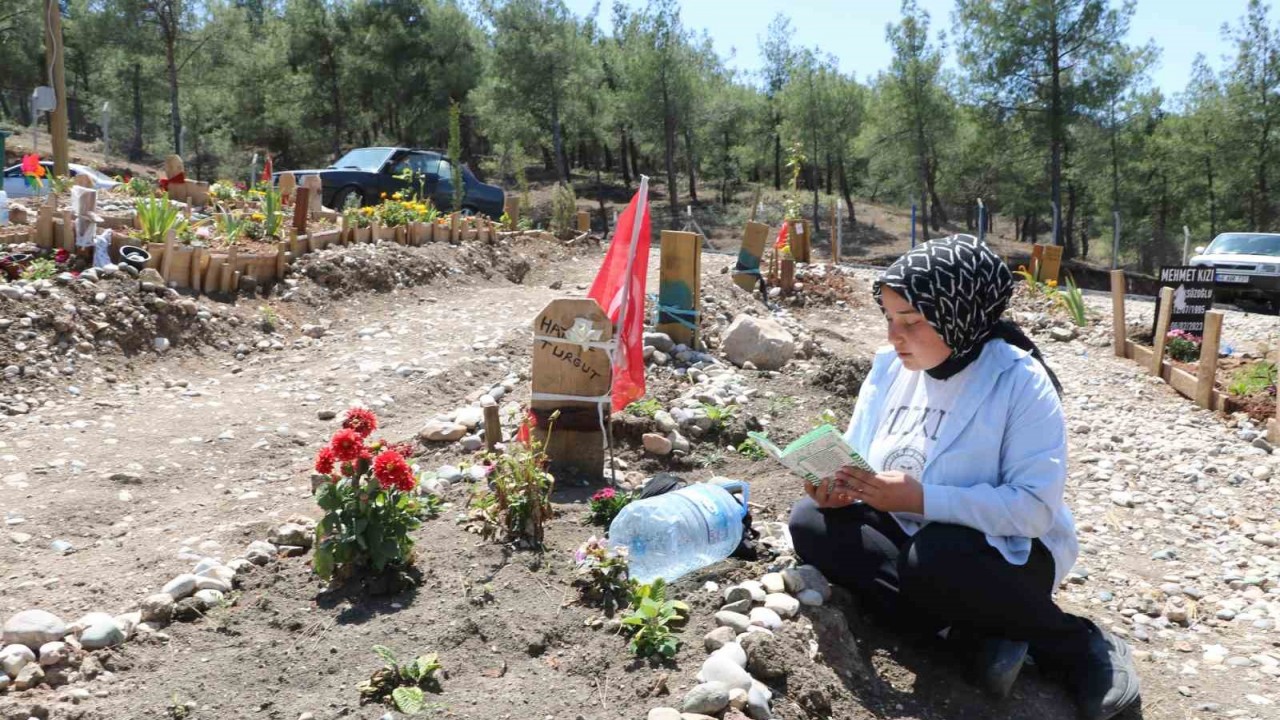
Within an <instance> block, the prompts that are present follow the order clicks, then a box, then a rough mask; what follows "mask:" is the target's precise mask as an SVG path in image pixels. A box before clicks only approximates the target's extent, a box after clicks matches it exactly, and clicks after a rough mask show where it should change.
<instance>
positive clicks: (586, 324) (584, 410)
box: [530, 298, 613, 478]
mask: <svg viewBox="0 0 1280 720" xmlns="http://www.w3.org/2000/svg"><path fill="white" fill-rule="evenodd" d="M533 335H534V342H533V373H532V374H533V377H532V379H531V380H530V385H531V389H532V392H533V396H532V397H533V399H532V400H531V402H530V407H531V408H532V410H533V413H534V416H535V417H536V418H537V424H536V426H535V427H534V428H533V437H534V439H536V440H537V441H539V442H542V443H547V424H548V422H549V420H550V416H551V413H552V412H554V411H555V410H560V411H561V415H560V417H559V418H558V419H557V420H556V421H555V426H554V427H553V428H552V430H551V438H550V442H549V443H548V444H547V445H546V453H547V457H548V458H549V459H550V461H551V462H552V463H553V464H554V465H556V466H559V467H562V468H567V469H570V470H572V471H574V472H577V473H582V474H585V475H586V476H588V477H591V478H598V477H599V476H600V474H601V472H602V471H603V469H604V452H605V447H604V435H603V433H602V432H601V428H600V414H601V412H603V415H604V418H605V423H608V421H609V414H610V410H609V406H608V405H609V399H608V395H609V393H610V389H611V385H612V378H613V368H612V366H611V363H610V358H609V353H608V352H607V351H606V350H605V349H604V348H603V347H601V346H599V345H597V344H594V343H608V342H609V341H611V340H612V339H613V324H612V323H611V322H609V317H608V316H607V315H605V313H604V310H603V309H602V308H601V307H600V304H599V303H597V302H596V301H595V300H593V299H591V298H560V299H558V300H552V301H551V303H550V304H548V305H547V306H546V307H545V308H543V310H542V312H541V313H538V317H536V318H534V321H533ZM552 338H556V339H552ZM559 338H564V339H563V340H559ZM584 342H586V343H593V344H592V345H587V346H586V347H585V348H584V347H583V345H582V344H581V343H584ZM540 395H549V396H551V397H550V398H546V399H540V397H539V396H540ZM572 398H582V399H572ZM601 403H604V407H603V408H602V407H600V404H601Z"/></svg>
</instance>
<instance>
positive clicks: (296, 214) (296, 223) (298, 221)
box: [293, 185, 311, 235]
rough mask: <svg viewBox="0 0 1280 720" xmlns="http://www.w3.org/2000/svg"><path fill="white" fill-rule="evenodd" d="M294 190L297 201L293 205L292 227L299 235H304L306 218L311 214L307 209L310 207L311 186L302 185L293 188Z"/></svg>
mask: <svg viewBox="0 0 1280 720" xmlns="http://www.w3.org/2000/svg"><path fill="white" fill-rule="evenodd" d="M294 192H296V193H297V196H298V201H297V202H296V203H294V205H293V229H294V230H295V231H297V232H298V234H299V235H305V234H306V233H307V220H309V219H310V214H311V213H310V211H309V210H308V208H309V207H311V188H309V187H306V186H305V185H304V186H303V187H300V188H297V189H295V191H294Z"/></svg>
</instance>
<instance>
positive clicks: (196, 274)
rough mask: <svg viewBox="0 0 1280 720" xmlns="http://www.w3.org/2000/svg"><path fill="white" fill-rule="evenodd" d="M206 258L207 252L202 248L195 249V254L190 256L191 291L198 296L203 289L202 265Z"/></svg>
mask: <svg viewBox="0 0 1280 720" xmlns="http://www.w3.org/2000/svg"><path fill="white" fill-rule="evenodd" d="M208 256H209V250H208V249H207V248H202V247H198V248H196V251H195V254H194V255H192V256H191V280H190V285H191V289H192V290H194V291H195V292H196V295H199V294H200V292H201V290H202V289H203V288H204V283H203V280H204V263H205V258H207V257H208Z"/></svg>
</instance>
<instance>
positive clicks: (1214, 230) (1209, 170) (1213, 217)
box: [1204, 154, 1218, 238]
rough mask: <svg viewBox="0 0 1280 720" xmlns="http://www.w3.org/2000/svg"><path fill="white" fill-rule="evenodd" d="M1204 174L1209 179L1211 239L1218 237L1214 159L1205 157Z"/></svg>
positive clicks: (1208, 156)
mask: <svg viewBox="0 0 1280 720" xmlns="http://www.w3.org/2000/svg"><path fill="white" fill-rule="evenodd" d="M1204 174H1205V177H1206V178H1208V179H1209V237H1211V238H1212V237H1217V236H1218V198H1217V196H1216V195H1215V194H1214V192H1215V191H1214V189H1213V158H1212V156H1210V155H1207V154H1206V155H1205V156H1204Z"/></svg>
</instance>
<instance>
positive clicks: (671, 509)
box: [609, 478, 751, 583]
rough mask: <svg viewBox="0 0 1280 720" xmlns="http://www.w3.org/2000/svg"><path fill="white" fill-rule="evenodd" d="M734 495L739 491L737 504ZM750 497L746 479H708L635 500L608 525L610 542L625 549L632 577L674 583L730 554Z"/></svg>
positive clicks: (736, 539) (738, 538) (738, 537)
mask: <svg viewBox="0 0 1280 720" xmlns="http://www.w3.org/2000/svg"><path fill="white" fill-rule="evenodd" d="M734 493H738V494H739V495H741V502H739V500H738V498H735V497H734V495H733V494H734ZM750 497H751V488H750V486H748V485H747V483H745V482H743V481H741V480H728V479H725V478H712V479H711V480H710V481H708V482H705V483H696V484H693V485H689V486H688V487H684V488H681V489H679V490H676V491H673V492H669V493H666V494H663V495H659V496H657V497H652V498H647V499H645V500H637V501H635V502H633V503H631V504H630V505H628V506H626V507H625V508H623V509H622V512H620V513H618V516H617V517H616V518H614V519H613V523H612V524H610V525H609V544H610V545H611V546H614V547H616V546H623V545H625V546H626V547H627V550H628V553H629V559H630V563H631V577H632V578H633V579H635V580H636V581H638V582H641V583H649V582H653V581H654V580H655V579H656V578H662V579H663V580H666V581H667V582H672V581H674V580H676V579H678V578H680V577H681V576H683V575H685V574H686V573H689V572H692V571H694V570H697V569H699V568H704V567H706V566H708V565H710V564H712V563H716V562H719V561H721V560H723V559H725V558H727V557H729V554H730V553H732V552H733V551H734V548H736V547H738V543H740V542H741V541H742V518H743V517H744V516H745V515H746V514H747V501H748V499H749V498H750Z"/></svg>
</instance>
